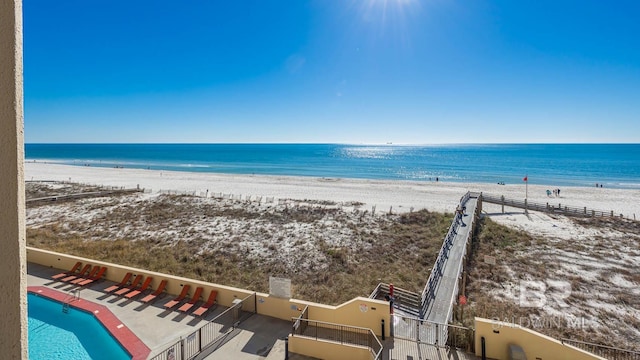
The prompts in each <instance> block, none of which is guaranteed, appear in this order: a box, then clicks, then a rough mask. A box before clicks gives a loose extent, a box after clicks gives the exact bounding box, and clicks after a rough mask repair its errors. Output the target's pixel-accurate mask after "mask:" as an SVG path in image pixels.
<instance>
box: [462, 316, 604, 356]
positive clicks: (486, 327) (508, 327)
mask: <svg viewBox="0 0 640 360" xmlns="http://www.w3.org/2000/svg"><path fill="white" fill-rule="evenodd" d="M475 326H476V338H475V342H476V355H477V356H481V355H482V347H481V346H482V344H481V338H482V337H484V338H485V344H486V351H487V354H486V355H487V358H490V359H505V360H506V359H509V345H510V344H514V345H518V346H520V347H521V348H522V350H523V351H524V352H525V354H526V356H527V359H536V360H551V359H567V360H568V359H571V360H594V359H598V360H604V358H601V357H599V356H596V355H593V354H590V353H588V352H586V351H582V350H580V349H577V348H575V347H573V346H570V345H563V344H562V343H561V342H560V341H558V340H556V339H553V338H551V337H548V336H546V335H542V334H540V333H538V332H535V331H533V330H529V329H527V328H523V327H519V326H517V325H514V324H509V323H504V322H499V321H493V320H488V319H482V318H476V319H475Z"/></svg>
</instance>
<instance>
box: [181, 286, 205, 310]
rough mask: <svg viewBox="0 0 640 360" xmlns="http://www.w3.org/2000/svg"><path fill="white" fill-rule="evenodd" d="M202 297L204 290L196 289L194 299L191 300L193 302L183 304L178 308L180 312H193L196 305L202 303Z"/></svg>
mask: <svg viewBox="0 0 640 360" xmlns="http://www.w3.org/2000/svg"><path fill="white" fill-rule="evenodd" d="M201 296H202V288H201V287H199V286H198V287H197V288H196V292H195V293H194V294H193V297H192V298H191V300H189V302H186V303H184V304H182V306H180V307H179V308H178V310H179V311H183V312H187V311H189V310H191V308H192V307H193V305H195V304H196V303H197V302H198V301H200V297H201Z"/></svg>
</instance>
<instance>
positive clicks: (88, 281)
mask: <svg viewBox="0 0 640 360" xmlns="http://www.w3.org/2000/svg"><path fill="white" fill-rule="evenodd" d="M105 272H107V268H106V267H105V266H103V267H101V268H100V271H98V273H97V274H95V275H94V276H90V277H89V278H87V279H84V280H82V281H80V282H79V283H78V285H79V286H87V285H89V284H91V283H93V282H96V281H98V280H100V279H102V277H103V276H104V273H105Z"/></svg>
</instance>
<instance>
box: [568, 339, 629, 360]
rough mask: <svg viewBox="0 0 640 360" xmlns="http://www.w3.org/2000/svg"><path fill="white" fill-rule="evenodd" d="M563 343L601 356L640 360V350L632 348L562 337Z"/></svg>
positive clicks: (615, 359)
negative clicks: (626, 348) (625, 348)
mask: <svg viewBox="0 0 640 360" xmlns="http://www.w3.org/2000/svg"><path fill="white" fill-rule="evenodd" d="M561 341H562V344H563V345H571V346H573V347H576V348H578V349H581V350H585V351H588V352H590V353H592V354H595V355H598V356H601V357H603V358H606V359H611V360H640V352H638V351H632V350H624V349H620V348H616V347H612V346H606V345H601V344H594V343H590V342H585V341H579V340H571V339H562V340H561Z"/></svg>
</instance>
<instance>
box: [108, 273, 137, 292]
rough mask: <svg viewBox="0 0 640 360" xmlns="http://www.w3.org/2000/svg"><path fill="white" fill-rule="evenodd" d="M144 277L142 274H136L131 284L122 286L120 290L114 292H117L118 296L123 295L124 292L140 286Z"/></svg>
mask: <svg viewBox="0 0 640 360" xmlns="http://www.w3.org/2000/svg"><path fill="white" fill-rule="evenodd" d="M142 278H144V276H143V275H142V274H138V275H136V277H135V278H134V279H133V281H132V282H131V285H129V286H125V287H123V288H121V289H120V290H118V291H116V292H114V294H116V295H118V296H121V295H124V294H126V293H128V292H129V291H131V290H133V289H135V288H136V287H138V284H140V282H141V281H142Z"/></svg>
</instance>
